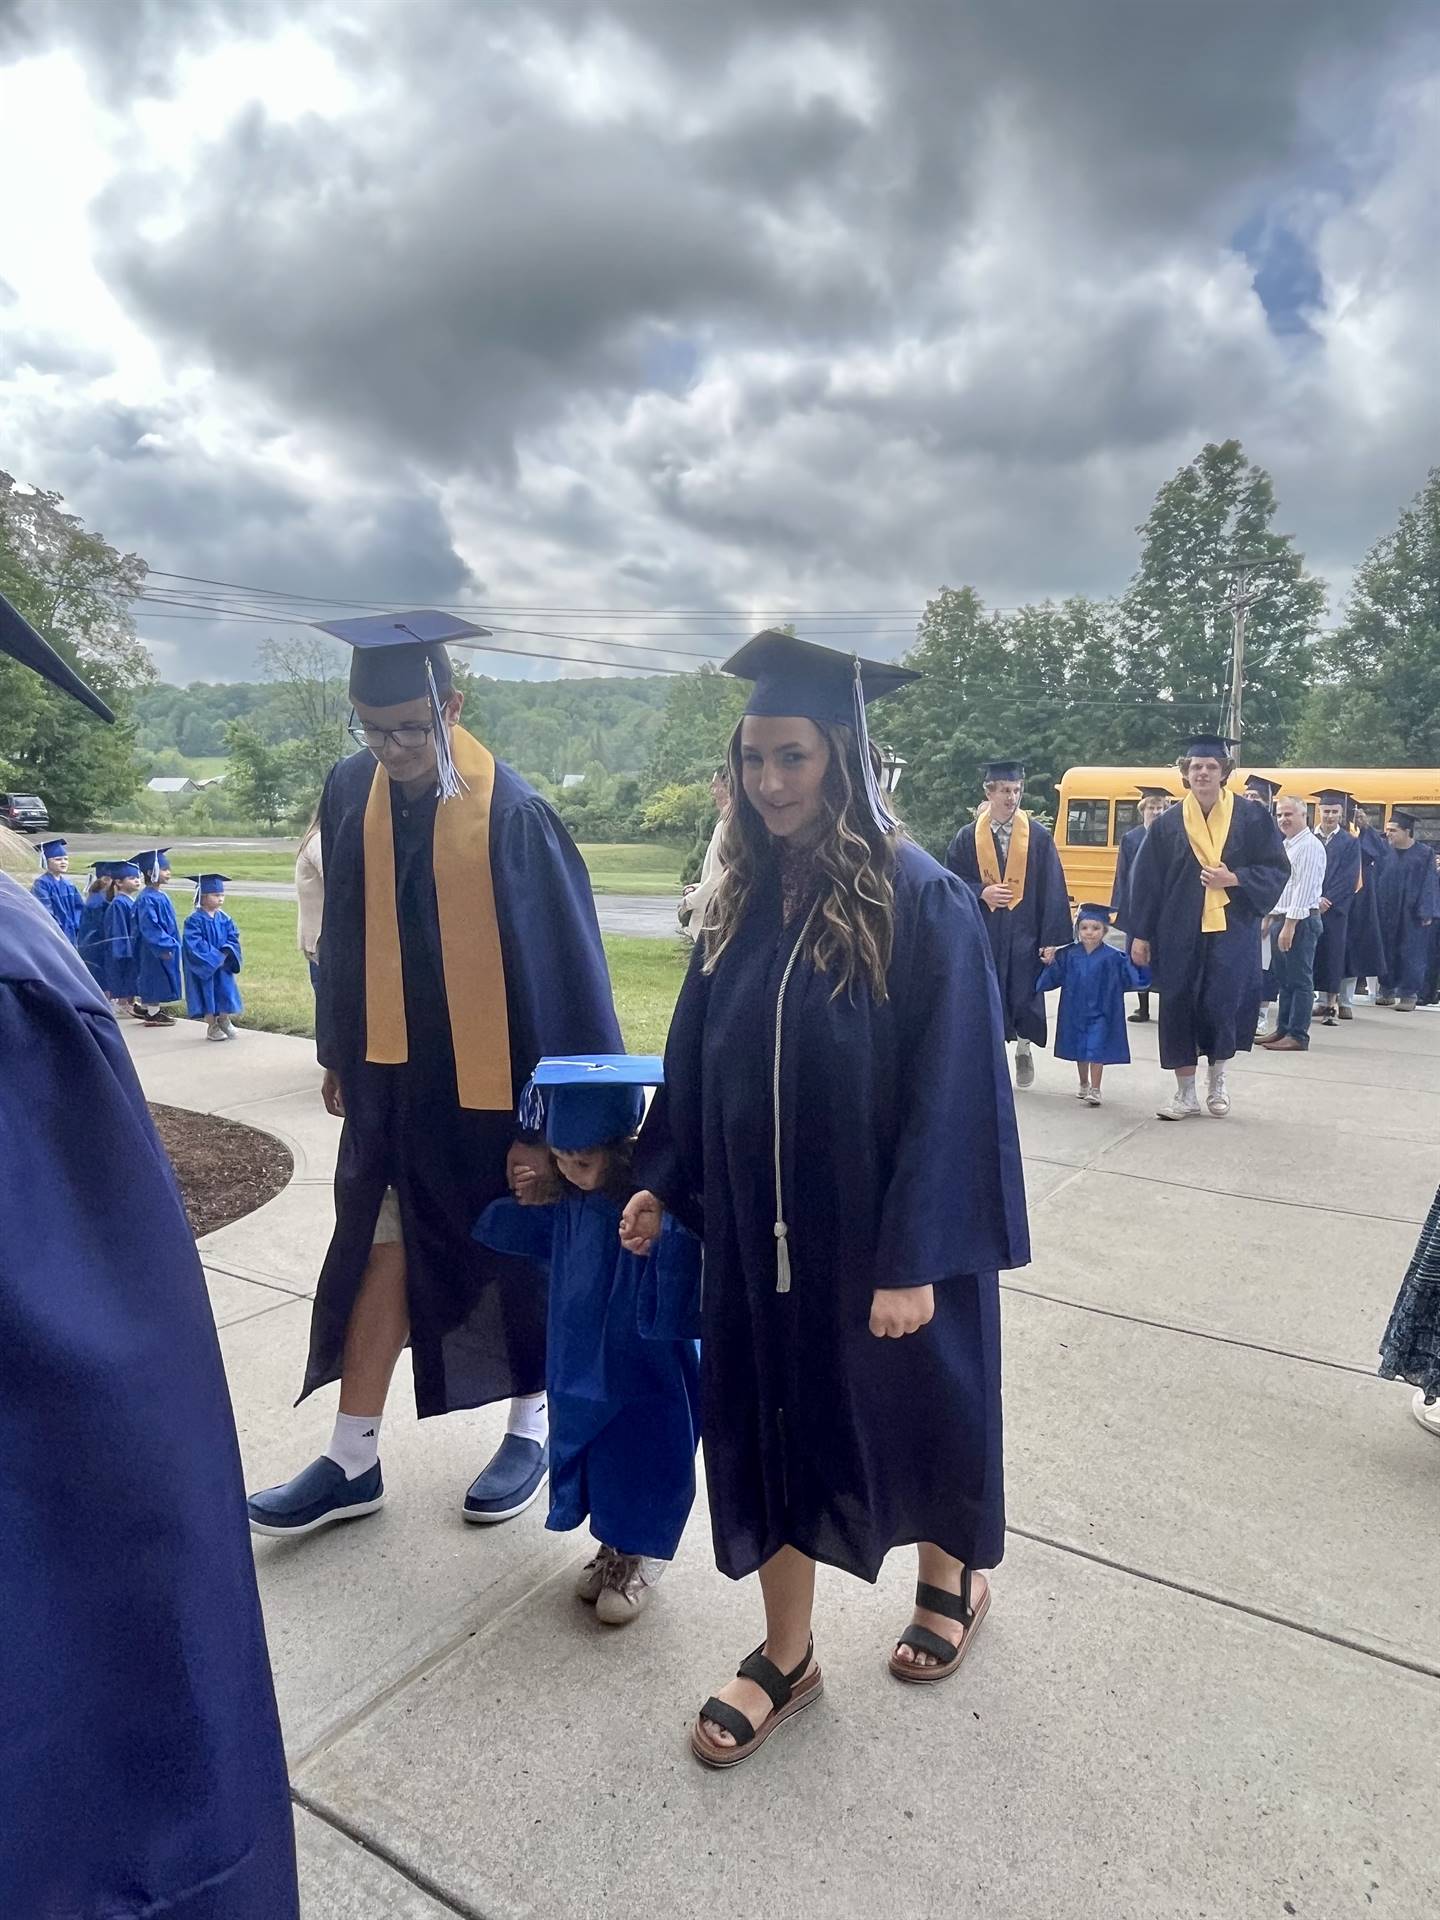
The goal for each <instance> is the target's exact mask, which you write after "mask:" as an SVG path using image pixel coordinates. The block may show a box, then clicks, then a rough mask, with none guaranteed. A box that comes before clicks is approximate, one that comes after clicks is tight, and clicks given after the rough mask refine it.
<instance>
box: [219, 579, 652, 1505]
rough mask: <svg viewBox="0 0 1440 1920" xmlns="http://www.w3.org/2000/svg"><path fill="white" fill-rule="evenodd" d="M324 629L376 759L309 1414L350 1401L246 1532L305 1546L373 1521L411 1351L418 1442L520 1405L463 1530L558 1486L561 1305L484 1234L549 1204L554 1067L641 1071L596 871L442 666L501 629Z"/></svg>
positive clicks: (351, 852)
mask: <svg viewBox="0 0 1440 1920" xmlns="http://www.w3.org/2000/svg"><path fill="white" fill-rule="evenodd" d="M326 630H327V631H329V632H333V633H335V634H336V635H337V637H338V638H340V639H343V640H346V641H348V642H349V644H351V645H352V646H354V647H355V649H356V651H355V659H354V663H353V667H352V670H351V675H350V696H351V700H352V701H353V703H354V707H355V723H354V725H353V726H352V728H351V731H352V733H354V734H355V735H356V738H357V740H358V741H359V742H360V743H361V744H362V745H363V746H364V747H365V748H366V749H367V751H365V752H363V753H357V754H354V755H352V756H351V757H350V758H349V759H346V760H342V761H341V762H340V764H339V765H338V766H336V767H335V768H333V769H332V771H331V773H330V776H329V779H328V780H327V781H326V785H325V792H324V794H323V796H322V798H321V802H320V814H319V822H320V838H321V846H322V853H323V863H324V873H325V923H324V949H323V955H324V958H323V964H322V966H321V967H320V970H319V976H318V981H317V987H316V1010H315V1033H316V1051H317V1053H318V1055H319V1059H320V1064H321V1065H322V1066H323V1067H324V1068H325V1080H324V1086H323V1089H322V1095H323V1098H324V1101H325V1105H326V1107H327V1109H328V1110H329V1111H330V1112H331V1113H332V1114H334V1115H336V1116H337V1117H338V1118H341V1119H343V1120H344V1122H345V1131H344V1133H343V1134H342V1135H341V1139H340V1155H339V1163H338V1166H337V1169H336V1177H335V1234H334V1238H333V1239H332V1241H331V1243H330V1250H329V1252H328V1254H327V1255H326V1259H325V1264H324V1266H323V1268H322V1270H321V1274H320V1280H319V1285H318V1288H317V1291H316V1296H315V1309H314V1316H313V1319H312V1323H311V1340H310V1359H309V1365H308V1367H307V1369H306V1374H305V1383H304V1388H303V1392H302V1398H303V1397H304V1395H305V1394H309V1393H311V1392H313V1391H314V1389H315V1388H316V1387H319V1386H324V1385H325V1384H327V1383H328V1382H329V1381H332V1380H335V1379H337V1378H338V1379H339V1381H340V1408H339V1414H338V1417H337V1419H336V1423H335V1430H334V1433H333V1435H332V1437H331V1441H330V1444H329V1446H328V1447H327V1448H326V1450H325V1452H324V1453H323V1454H322V1455H321V1456H320V1457H319V1459H317V1460H315V1461H312V1462H311V1464H310V1465H309V1466H308V1467H306V1468H305V1469H304V1470H303V1471H302V1472H301V1473H300V1474H298V1475H297V1476H296V1478H295V1479H293V1480H290V1481H288V1482H286V1483H285V1485H283V1486H279V1487H272V1488H269V1489H267V1490H266V1491H264V1492H261V1493H257V1494H254V1495H253V1496H252V1497H251V1500H250V1521H251V1525H252V1527H253V1528H254V1530H255V1531H256V1532H257V1533H264V1534H278V1535H284V1536H293V1535H297V1534H304V1533H310V1532H313V1531H314V1530H316V1529H317V1528H320V1527H324V1526H328V1525H330V1524H331V1523H332V1522H334V1521H337V1520H343V1519H351V1518H356V1517H358V1516H360V1515H363V1514H368V1513H373V1512H374V1511H375V1510H376V1508H377V1507H378V1506H379V1505H380V1503H381V1501H382V1500H383V1498H384V1486H383V1482H382V1479H381V1473H380V1457H379V1435H380V1420H381V1415H382V1414H383V1412H384V1407H385V1400H386V1395H387V1393H388V1390H389V1386H390V1378H391V1375H392V1373H393V1371H394V1368H395V1365H396V1362H397V1361H398V1359H399V1357H400V1353H401V1351H402V1349H403V1348H404V1347H405V1346H406V1345H407V1344H408V1346H409V1347H410V1352H411V1360H412V1366H413V1372H414V1382H415V1404H416V1410H417V1412H418V1413H419V1415H420V1416H421V1418H422V1419H423V1418H425V1417H426V1416H428V1415H430V1414H439V1413H450V1412H454V1411H457V1410H459V1409H461V1408H467V1407H478V1406H484V1405H487V1404H489V1403H490V1402H493V1401H496V1400H504V1399H508V1400H509V1401H510V1417H509V1422H508V1430H507V1432H506V1435H505V1438H504V1440H503V1441H502V1443H501V1446H500V1449H499V1451H498V1452H497V1453H496V1455H495V1457H494V1458H493V1459H492V1460H491V1462H490V1463H489V1465H488V1466H487V1467H486V1468H485V1470H484V1471H483V1472H482V1473H481V1474H480V1475H479V1477H478V1478H477V1479H476V1480H475V1481H474V1483H473V1484H472V1485H471V1487H470V1488H469V1490H468V1491H467V1493H466V1494H465V1496H464V1500H463V1503H462V1512H463V1514H464V1517H465V1518H466V1519H467V1520H473V1521H480V1522H487V1521H497V1520H508V1519H510V1518H511V1517H512V1516H513V1515H514V1514H517V1513H520V1512H523V1510H524V1509H525V1508H526V1507H527V1506H528V1505H529V1504H530V1503H531V1501H532V1500H534V1499H535V1498H536V1497H537V1496H538V1495H539V1493H540V1491H541V1489H542V1487H543V1486H544V1484H545V1478H546V1472H547V1469H548V1452H547V1438H548V1434H547V1426H546V1418H545V1403H544V1394H543V1388H544V1383H545V1316H546V1284H545V1279H544V1276H543V1275H542V1274H540V1273H539V1272H538V1271H537V1270H536V1269H535V1268H534V1267H532V1266H531V1265H529V1264H528V1263H527V1262H525V1261H521V1260H518V1259H516V1258H513V1257H511V1256H508V1255H502V1254H497V1253H493V1252H491V1251H490V1250H489V1249H488V1248H486V1247H483V1246H481V1245H480V1243H479V1242H478V1241H476V1240H474V1239H472V1237H471V1228H472V1226H473V1225H474V1223H475V1221H476V1220H478V1219H479V1217H480V1215H481V1214H482V1213H483V1212H484V1210H485V1208H486V1207H487V1206H488V1205H489V1204H490V1203H491V1201H492V1200H495V1199H497V1198H499V1197H500V1196H502V1195H504V1194H505V1193H506V1191H507V1189H509V1190H511V1191H514V1190H517V1189H519V1188H521V1187H523V1188H524V1190H525V1194H526V1197H527V1198H530V1199H534V1198H535V1197H537V1195H540V1194H544V1193H546V1192H547V1190H548V1187H549V1184H550V1183H551V1182H552V1181H553V1173H552V1170H551V1165H550V1159H549V1155H548V1153H547V1152H546V1151H545V1148H544V1145H543V1143H541V1142H531V1141H528V1140H527V1139H526V1138H525V1137H524V1135H523V1134H522V1133H521V1132H520V1130H519V1129H518V1127H517V1124H516V1120H515V1111H516V1103H517V1100H518V1098H519V1094H520V1091H521V1089H522V1088H523V1087H524V1085H525V1083H526V1081H527V1080H528V1079H529V1077H530V1075H531V1073H532V1071H533V1070H534V1067H535V1065H536V1063H537V1061H538V1060H540V1059H541V1057H542V1056H545V1055H554V1054H613V1053H618V1052H619V1051H620V1050H621V1046H620V1034H619V1029H618V1026H617V1024H616V1020H615V1011H614V1005H613V1002H612V999H611V994H610V981H609V976H608V973H607V971H606V965H605V955H604V951H603V949H602V947H601V944H600V932H599V928H598V926H597V924H596V919H595V905H594V900H593V898H592V895H591V891H590V879H589V874H588V873H587V871H586V869H585V865H584V862H583V861H582V860H581V858H580V856H579V854H578V853H577V851H576V849H575V847H574V845H573V844H572V842H571V840H570V838H569V836H568V835H567V834H566V832H565V829H564V827H562V826H561V824H560V821H559V820H558V818H557V817H556V815H555V814H554V812H553V811H552V810H551V808H550V807H549V806H547V805H546V803H545V802H544V801H543V800H542V799H541V798H540V797H539V795H538V794H536V793H535V792H534V791H533V790H532V789H531V788H530V787H528V786H527V785H526V783H525V782H524V781H523V780H522V779H521V778H520V776H519V775H518V774H517V773H515V772H513V771H512V770H511V769H510V768H509V767H507V766H505V765H503V763H501V762H499V761H497V760H496V759H495V758H494V756H493V755H492V754H491V753H490V752H489V750H488V749H487V748H485V747H484V746H482V745H481V743H480V742H479V741H478V740H477V739H475V738H474V737H473V736H472V735H471V734H469V733H467V732H466V730H465V729H464V728H463V727H462V726H461V725H460V724H459V721H460V712H461V707H462V705H463V695H462V693H461V692H460V691H459V690H458V689H457V688H456V687H455V685H454V680H453V676H452V672H451V666H450V658H449V655H448V654H447V652H446V650H445V647H444V645H443V644H442V643H443V641H444V640H446V639H455V638H460V637H462V636H475V635H478V634H480V633H481V632H482V630H481V629H479V628H475V627H472V626H469V625H468V624H467V623H466V622H465V621H463V620H455V619H453V618H451V617H449V616H447V615H443V614H439V613H428V614H421V613H411V614H405V615H383V616H379V617H377V618H375V619H363V620H354V621H342V622H338V623H336V624H335V625H334V626H332V627H327V629H326ZM522 1176H523V1177H522Z"/></svg>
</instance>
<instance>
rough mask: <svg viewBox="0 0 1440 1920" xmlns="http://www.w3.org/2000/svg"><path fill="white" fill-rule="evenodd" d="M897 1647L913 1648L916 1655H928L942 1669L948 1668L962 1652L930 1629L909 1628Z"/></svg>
mask: <svg viewBox="0 0 1440 1920" xmlns="http://www.w3.org/2000/svg"><path fill="white" fill-rule="evenodd" d="M896 1645H897V1646H901V1647H911V1648H913V1649H914V1651H915V1652H916V1653H928V1654H930V1655H931V1656H932V1657H933V1658H934V1659H935V1660H936V1661H937V1662H938V1663H939V1664H940V1665H941V1666H942V1667H948V1666H949V1664H950V1662H951V1661H952V1660H954V1659H955V1658H957V1656H958V1655H959V1652H960V1649H959V1647H957V1646H955V1645H954V1644H953V1642H951V1641H949V1640H942V1639H941V1637H940V1635H939V1634H938V1633H932V1632H931V1631H930V1629H929V1628H928V1627H907V1628H906V1629H905V1631H904V1633H902V1634H901V1636H900V1638H899V1640H898V1641H897V1642H896Z"/></svg>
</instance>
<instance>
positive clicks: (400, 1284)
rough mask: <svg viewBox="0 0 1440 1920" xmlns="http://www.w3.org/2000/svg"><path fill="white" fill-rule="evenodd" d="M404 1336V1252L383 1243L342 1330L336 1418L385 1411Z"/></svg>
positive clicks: (393, 1243) (406, 1314) (406, 1334)
mask: <svg viewBox="0 0 1440 1920" xmlns="http://www.w3.org/2000/svg"><path fill="white" fill-rule="evenodd" d="M409 1335H410V1313H409V1308H408V1306H407V1304H406V1299H405V1248H404V1246H403V1245H402V1244H401V1243H400V1242H399V1241H390V1242H382V1243H381V1244H380V1245H378V1246H374V1247H372V1248H371V1249H370V1258H369V1259H368V1260H367V1261H366V1262H365V1272H364V1274H363V1275H362V1277H361V1281H360V1291H359V1293H358V1294H357V1295H356V1298H355V1305H354V1307H353V1308H352V1309H351V1313H350V1324H349V1326H348V1327H347V1328H346V1329H345V1352H344V1356H343V1358H342V1360H341V1362H340V1411H341V1413H359V1414H377V1413H383V1412H384V1411H385V1396H386V1395H387V1394H388V1393H389V1391H390V1379H391V1375H392V1374H393V1373H394V1371H395V1363H396V1361H397V1360H398V1359H399V1358H400V1355H401V1353H402V1352H403V1351H404V1348H405V1342H406V1340H407V1339H408V1338H409Z"/></svg>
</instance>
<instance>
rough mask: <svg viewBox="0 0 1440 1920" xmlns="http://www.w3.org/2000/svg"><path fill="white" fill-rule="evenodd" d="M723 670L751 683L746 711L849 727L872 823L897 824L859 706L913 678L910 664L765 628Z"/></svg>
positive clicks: (915, 675) (890, 827)
mask: <svg viewBox="0 0 1440 1920" xmlns="http://www.w3.org/2000/svg"><path fill="white" fill-rule="evenodd" d="M724 670H725V672H726V673H733V674H734V676H735V678H736V679H737V680H750V681H753V682H754V687H753V690H752V692H751V694H750V698H749V700H748V701H747V702H746V705H745V711H746V713H747V714H754V715H756V716H764V717H766V718H774V719H779V718H786V719H789V718H797V719H801V720H813V721H814V723H815V725H816V726H817V727H850V728H853V730H854V733H855V738H856V740H857V742H858V744H859V749H860V768H861V772H862V774H863V776H864V780H865V792H866V796H867V798H868V799H869V802H870V811H871V813H872V814H873V815H874V817H875V821H876V824H877V825H878V826H880V827H881V828H883V829H884V830H885V831H886V832H891V831H893V830H894V829H895V828H896V827H897V826H898V825H899V822H898V821H897V820H896V818H895V815H894V814H893V813H892V811H891V810H890V807H889V804H888V803H887V801H886V799H885V795H884V793H883V792H882V790H881V787H880V782H879V780H878V779H877V778H876V777H875V768H874V765H873V763H872V760H871V755H870V730H869V727H868V725H867V724H866V720H865V708H866V705H867V703H868V702H869V701H871V700H882V699H883V698H884V697H885V695H886V694H887V693H895V692H897V691H898V690H899V689H900V688H901V687H906V686H909V684H910V682H911V681H912V680H918V679H919V678H920V677H921V676H920V675H919V674H918V673H916V672H915V670H914V669H913V668H911V667H898V666H896V665H895V663H894V662H893V661H889V660H862V659H861V658H860V656H859V654H856V653H838V652H837V651H836V650H835V649H834V648H833V647H818V646H816V644H815V642H814V641H813V640H800V639H797V638H796V636H795V635H794V634H793V633H780V632H779V631H777V630H776V629H775V628H773V627H767V628H766V630H765V632H764V633H757V634H756V635H755V638H754V639H753V640H747V641H746V643H745V645H744V646H743V647H741V649H740V651H739V652H738V653H736V654H732V655H731V657H730V658H729V659H728V660H727V661H726V662H725V669H724Z"/></svg>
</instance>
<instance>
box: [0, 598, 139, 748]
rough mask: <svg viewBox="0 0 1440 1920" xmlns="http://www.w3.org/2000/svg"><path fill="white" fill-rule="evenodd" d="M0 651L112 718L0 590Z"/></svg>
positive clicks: (112, 715)
mask: <svg viewBox="0 0 1440 1920" xmlns="http://www.w3.org/2000/svg"><path fill="white" fill-rule="evenodd" d="M0 653H8V654H9V656H10V658H11V659H12V660H18V661H19V662H20V664H21V666H22V667H29V669H30V670H31V672H32V673H38V674H39V675H40V677H41V679H42V680H48V681H49V682H50V684H51V685H52V686H55V687H59V689H60V691H61V692H62V693H68V694H69V695H70V697H71V699H72V700H78V701H79V702H80V704H81V706H82V707H88V708H89V709H90V711H91V713H98V714H99V716H100V718H101V719H102V720H110V721H113V720H114V718H115V716H114V714H113V713H112V712H111V711H110V709H109V707H107V706H106V704H105V702H104V701H103V700H102V699H101V698H100V696H99V694H98V693H92V692H91V690H90V688H89V687H87V686H86V684H85V682H84V681H83V680H82V679H81V678H80V676H79V674H78V673H76V671H75V669H74V668H73V667H71V666H70V665H68V664H67V662H66V661H64V660H62V659H61V657H60V655H59V654H58V653H57V652H56V651H55V649H54V647H52V646H51V644H50V642H49V641H48V640H42V639H41V637H40V635H39V634H38V633H37V632H36V631H35V629H34V628H33V627H32V626H31V624H30V622H29V621H28V620H27V619H26V618H25V617H24V615H23V614H22V613H20V612H19V610H18V609H17V608H15V607H12V606H11V604H10V602H9V601H8V600H7V599H6V598H5V596H4V594H3V593H0Z"/></svg>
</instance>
